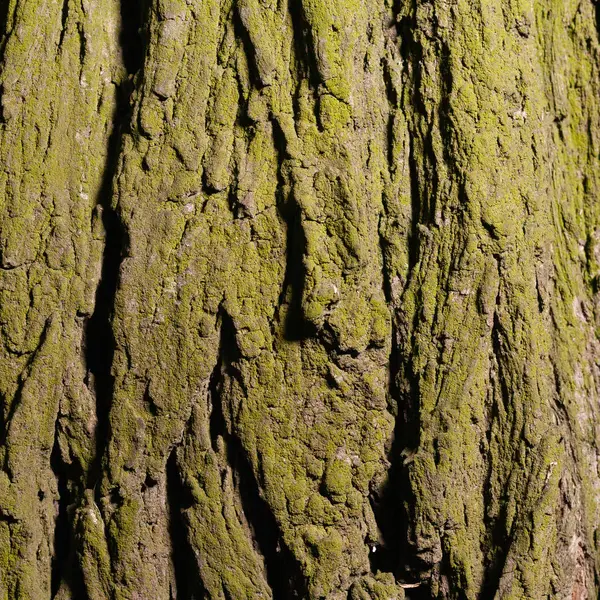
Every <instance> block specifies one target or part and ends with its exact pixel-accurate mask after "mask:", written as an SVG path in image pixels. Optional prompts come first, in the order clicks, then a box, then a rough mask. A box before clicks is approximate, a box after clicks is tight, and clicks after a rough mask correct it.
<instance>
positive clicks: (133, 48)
mask: <svg viewBox="0 0 600 600" xmlns="http://www.w3.org/2000/svg"><path fill="white" fill-rule="evenodd" d="M149 9H150V1H149V0H121V3H120V12H121V30H120V32H119V44H120V46H121V52H122V56H123V64H124V66H125V69H126V70H127V73H129V74H131V75H133V74H135V73H137V72H138V71H139V70H140V69H141V68H142V67H143V64H144V56H145V53H146V46H147V40H146V30H145V27H146V26H147V21H148V15H149Z"/></svg>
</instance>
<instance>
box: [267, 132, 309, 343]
mask: <svg viewBox="0 0 600 600" xmlns="http://www.w3.org/2000/svg"><path fill="white" fill-rule="evenodd" d="M272 123H273V139H274V142H275V148H276V150H277V156H278V162H279V169H278V174H277V177H278V195H279V202H278V205H277V206H278V210H279V215H280V216H281V218H282V219H283V221H284V222H285V224H286V263H285V276H284V279H283V285H282V289H281V294H280V295H279V302H278V306H280V307H281V306H282V305H284V304H288V303H289V304H288V306H287V311H286V314H285V323H284V335H285V338H286V339H287V340H289V341H301V340H303V339H307V338H310V337H314V336H315V335H316V334H317V328H316V326H315V325H314V324H313V323H311V322H310V321H308V320H307V319H306V318H305V316H304V306H303V298H304V290H305V287H306V266H305V264H304V259H305V256H306V252H307V249H306V248H307V244H306V235H305V233H304V228H303V226H302V209H301V208H300V205H299V204H298V201H297V200H296V198H294V192H293V190H292V191H290V192H289V193H288V194H287V195H286V194H285V193H284V190H285V189H286V187H287V182H286V181H285V178H284V176H283V174H282V172H281V171H282V164H283V161H284V160H285V157H286V156H287V150H286V141H285V135H284V133H283V131H282V130H281V127H280V126H279V124H278V123H277V121H276V120H273V121H272ZM290 292H291V294H290Z"/></svg>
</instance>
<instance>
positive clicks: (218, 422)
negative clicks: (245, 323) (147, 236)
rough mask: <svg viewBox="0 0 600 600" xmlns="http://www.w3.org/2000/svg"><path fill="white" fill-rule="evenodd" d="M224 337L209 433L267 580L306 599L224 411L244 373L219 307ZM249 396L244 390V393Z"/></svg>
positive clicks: (283, 599) (283, 598)
mask: <svg viewBox="0 0 600 600" xmlns="http://www.w3.org/2000/svg"><path fill="white" fill-rule="evenodd" d="M220 319H221V339H220V345H219V364H218V365H217V367H216V368H215V370H214V371H213V375H212V376H211V381H210V388H209V393H210V398H211V405H212V412H211V415H210V434H211V439H212V444H213V448H216V447H217V440H218V438H219V437H221V438H222V439H223V441H224V442H225V448H226V456H227V464H228V465H229V467H230V469H231V472H232V476H233V482H234V487H235V490H236V492H237V494H238V496H239V498H240V501H241V506H242V510H243V512H244V516H245V518H246V521H247V524H248V526H249V528H250V531H251V534H252V541H253V543H254V545H255V549H256V550H257V552H258V553H259V554H260V555H261V556H262V558H263V560H264V565H265V575H266V579H267V583H268V584H269V586H270V587H271V589H272V591H273V597H274V598H277V600H288V599H295V598H307V597H308V590H307V588H306V582H305V578H304V575H303V573H302V570H301V568H300V565H299V563H298V561H297V560H296V558H295V557H294V556H293V554H292V552H291V551H290V550H289V548H287V546H286V545H285V544H284V542H283V539H282V535H281V529H280V527H279V525H278V523H277V521H276V519H275V516H274V515H273V512H272V510H271V508H270V507H269V505H268V503H267V501H266V500H265V499H264V498H263V495H262V494H261V490H260V485H259V482H258V479H257V474H256V472H255V469H254V467H253V466H252V463H251V461H250V459H249V457H248V455H247V452H246V450H245V448H244V446H243V443H242V441H241V440H240V439H239V437H238V436H236V435H235V433H234V432H233V431H231V429H232V428H233V429H234V428H235V424H233V423H232V419H233V416H232V415H227V416H229V417H230V418H229V419H228V418H227V416H226V414H225V406H224V402H225V398H226V394H227V389H226V386H227V383H228V379H229V381H231V380H235V381H236V382H237V383H238V384H239V385H240V386H241V387H242V389H243V388H244V385H243V382H242V381H241V373H240V371H239V369H238V368H237V366H236V365H235V362H236V361H238V360H240V358H241V352H240V350H239V348H238V346H237V342H236V339H235V324H234V322H233V320H232V319H231V317H230V316H229V315H228V314H227V313H226V312H225V311H224V310H222V311H221V316H220ZM244 395H245V392H244Z"/></svg>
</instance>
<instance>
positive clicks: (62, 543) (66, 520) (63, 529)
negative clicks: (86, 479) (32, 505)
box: [38, 421, 86, 598]
mask: <svg viewBox="0 0 600 600" xmlns="http://www.w3.org/2000/svg"><path fill="white" fill-rule="evenodd" d="M58 439H59V432H58V421H57V427H56V431H55V434H54V446H53V448H52V453H51V455H50V467H51V469H52V472H53V473H54V477H55V478H56V483H57V487H58V514H57V516H56V521H55V524H54V551H53V556H52V561H51V568H50V591H51V597H52V598H54V597H55V596H56V594H57V593H58V591H59V589H60V588H61V586H66V587H67V588H68V589H69V591H70V592H71V595H72V597H73V598H86V593H85V586H84V582H83V576H82V574H81V571H80V570H79V569H78V568H76V566H75V565H76V559H75V541H74V532H73V510H74V508H75V500H76V498H77V497H79V493H80V487H81V480H82V472H81V469H80V468H79V467H78V466H77V465H76V464H70V465H69V464H66V463H65V462H64V461H63V459H62V457H61V452H60V445H59V441H58ZM38 496H39V498H40V500H43V499H44V497H43V495H42V494H38Z"/></svg>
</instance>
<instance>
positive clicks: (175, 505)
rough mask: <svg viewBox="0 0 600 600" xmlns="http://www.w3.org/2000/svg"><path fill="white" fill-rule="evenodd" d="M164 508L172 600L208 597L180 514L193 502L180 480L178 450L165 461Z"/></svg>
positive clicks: (183, 519) (183, 516)
mask: <svg viewBox="0 0 600 600" xmlns="http://www.w3.org/2000/svg"><path fill="white" fill-rule="evenodd" d="M167 504H168V508H169V536H170V539H171V552H172V561H173V568H174V574H175V587H176V590H175V595H174V596H173V597H174V598H177V600H204V598H206V597H207V596H206V590H205V588H204V584H203V582H202V577H201V575H200V572H199V569H198V564H197V562H196V561H195V560H194V556H195V555H194V550H193V548H192V546H191V544H190V543H189V540H188V536H187V523H186V520H185V514H184V512H183V511H185V509H186V508H189V507H190V506H191V505H192V504H193V498H192V496H191V494H190V492H189V490H188V489H187V488H186V486H185V485H184V484H183V481H182V479H181V475H180V472H179V468H178V466H177V447H175V448H174V449H173V451H172V452H171V454H170V456H169V458H168V460H167Z"/></svg>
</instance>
